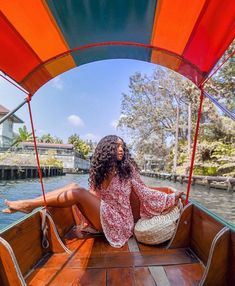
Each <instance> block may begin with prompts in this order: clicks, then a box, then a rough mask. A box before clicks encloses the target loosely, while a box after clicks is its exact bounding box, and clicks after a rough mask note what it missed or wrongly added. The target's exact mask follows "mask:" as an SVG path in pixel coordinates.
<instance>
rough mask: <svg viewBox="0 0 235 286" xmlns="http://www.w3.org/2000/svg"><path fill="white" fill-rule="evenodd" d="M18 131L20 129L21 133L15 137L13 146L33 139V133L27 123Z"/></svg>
mask: <svg viewBox="0 0 235 286" xmlns="http://www.w3.org/2000/svg"><path fill="white" fill-rule="evenodd" d="M18 131H19V134H18V135H17V136H16V137H15V139H14V141H13V143H12V145H11V146H12V147H13V146H16V147H17V146H18V145H19V144H20V143H21V142H28V141H33V136H32V133H31V132H28V130H27V128H26V126H25V125H24V126H23V127H20V128H19V129H18Z"/></svg>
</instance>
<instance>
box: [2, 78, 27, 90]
mask: <svg viewBox="0 0 235 286" xmlns="http://www.w3.org/2000/svg"><path fill="white" fill-rule="evenodd" d="M0 76H1V77H2V78H3V79H5V80H6V81H8V82H9V83H11V84H12V85H14V86H15V87H16V88H18V89H19V90H20V91H22V92H24V93H26V94H29V92H28V91H26V90H24V89H23V88H22V87H21V86H18V85H17V84H15V83H14V82H13V81H11V80H9V79H8V78H6V77H5V76H3V75H1V74H0Z"/></svg>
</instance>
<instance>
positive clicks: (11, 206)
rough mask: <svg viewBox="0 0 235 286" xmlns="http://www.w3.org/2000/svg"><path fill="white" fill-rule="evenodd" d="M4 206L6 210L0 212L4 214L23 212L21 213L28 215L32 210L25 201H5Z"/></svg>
mask: <svg viewBox="0 0 235 286" xmlns="http://www.w3.org/2000/svg"><path fill="white" fill-rule="evenodd" d="M4 203H5V205H7V207H8V208H6V209H4V210H2V212H4V213H9V214H11V213H15V212H23V213H30V212H31V211H32V210H33V208H32V207H31V206H30V205H29V203H28V202H26V201H8V200H5V202H4Z"/></svg>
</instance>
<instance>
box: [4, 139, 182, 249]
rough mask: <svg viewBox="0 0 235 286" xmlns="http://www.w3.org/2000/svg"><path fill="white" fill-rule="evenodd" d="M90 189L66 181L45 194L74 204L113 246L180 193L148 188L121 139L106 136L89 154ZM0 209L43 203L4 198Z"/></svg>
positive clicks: (54, 202) (55, 202) (51, 200)
mask: <svg viewBox="0 0 235 286" xmlns="http://www.w3.org/2000/svg"><path fill="white" fill-rule="evenodd" d="M89 185H90V192H88V191H87V190H86V189H84V188H82V187H80V186H79V185H77V184H70V185H67V186H65V187H63V188H61V189H57V190H55V191H53V192H50V193H47V194H46V201H47V205H48V206H52V207H69V206H72V205H74V204H76V205H78V207H79V209H80V211H81V212H82V214H83V215H84V216H85V218H86V219H87V220H88V221H89V222H90V223H91V224H92V225H93V226H94V227H95V228H96V229H97V230H98V231H101V232H104V234H105V236H106V238H107V240H108V241H109V243H110V244H111V245H112V246H113V247H121V246H123V245H124V244H125V243H126V242H127V241H128V239H129V238H130V237H131V236H132V234H133V229H134V221H136V220H138V218H139V217H146V218H151V217H152V216H154V215H158V214H160V213H163V212H167V211H169V210H170V209H171V208H172V207H174V206H175V205H176V204H177V203H178V199H179V197H180V196H181V194H182V193H181V192H177V193H173V194H165V193H162V192H160V191H156V190H152V189H150V188H148V187H146V186H145V185H144V183H143V182H142V180H141V179H140V176H139V172H138V167H137V165H136V163H135V161H134V160H133V159H132V158H131V155H130V153H129V151H128V149H127V147H126V144H125V143H124V141H123V140H122V139H121V138H120V137H118V136H116V135H109V136H106V137H104V138H103V139H101V141H100V142H99V143H98V145H97V147H96V149H95V152H94V155H93V157H92V162H91V168H90V177H89ZM5 204H6V205H7V206H8V208H7V209H5V210H4V212H7V213H12V212H15V211H21V212H26V213H28V212H30V211H32V209H34V208H37V207H40V206H43V205H44V200H43V197H39V198H36V199H32V200H23V201H7V200H6V201H5Z"/></svg>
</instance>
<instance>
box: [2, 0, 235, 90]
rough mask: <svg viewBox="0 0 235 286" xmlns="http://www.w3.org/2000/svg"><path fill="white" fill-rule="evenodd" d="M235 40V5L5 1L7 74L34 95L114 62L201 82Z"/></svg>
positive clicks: (168, 0) (166, 0)
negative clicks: (134, 62)
mask: <svg viewBox="0 0 235 286" xmlns="http://www.w3.org/2000/svg"><path fill="white" fill-rule="evenodd" d="M107 23H109V24H108V26H107ZM234 37H235V5H234V0H223V1H222V0H197V1H189V0H174V1H172V0H138V1H136V2H135V4H133V0H118V2H116V1H110V0H102V1H87V0H79V1H77V0H70V1H64V0H14V1H6V0H0V71H2V72H3V73H5V74H6V75H8V76H9V77H10V78H12V79H13V80H14V81H16V82H17V83H18V84H20V85H21V86H22V87H24V88H26V89H27V91H29V92H30V93H32V94H33V93H35V92H36V91H37V89H39V88H40V87H41V86H42V85H43V84H45V83H46V82H47V81H49V80H50V79H51V78H53V77H55V76H57V75H59V74H61V73H63V72H65V71H67V70H69V69H71V68H74V67H76V66H78V65H81V64H84V63H88V62H92V61H96V60H102V59H109V58H110V59H113V58H133V59H139V60H146V61H150V62H153V63H157V64H161V65H163V66H166V67H168V68H171V69H172V70H175V71H177V72H179V73H180V74H182V75H184V76H186V77H187V78H189V79H191V80H192V81H193V82H194V83H196V84H197V85H200V83H201V82H202V81H203V80H205V78H206V77H207V76H208V74H209V73H210V72H211V70H212V69H213V67H214V66H215V64H216V63H217V61H218V60H219V58H220V57H221V56H222V55H223V53H224V52H225V50H226V49H227V48H228V46H229V44H230V43H231V42H232V41H233V39H234ZM105 43H107V44H105ZM96 44H97V47H96V46H95V45H96ZM99 45H100V47H99ZM105 45H106V46H105ZM115 45H116V47H114V46H115ZM101 46H102V47H101ZM84 47H85V48H84Z"/></svg>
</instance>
